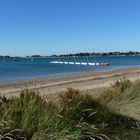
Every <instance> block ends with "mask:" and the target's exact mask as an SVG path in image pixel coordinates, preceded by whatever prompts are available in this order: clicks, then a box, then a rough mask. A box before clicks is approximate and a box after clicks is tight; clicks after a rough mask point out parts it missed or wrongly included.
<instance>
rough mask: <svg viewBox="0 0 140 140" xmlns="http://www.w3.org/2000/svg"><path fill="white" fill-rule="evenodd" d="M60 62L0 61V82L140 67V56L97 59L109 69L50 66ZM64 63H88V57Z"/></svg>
mask: <svg viewBox="0 0 140 140" xmlns="http://www.w3.org/2000/svg"><path fill="white" fill-rule="evenodd" d="M88 59H89V61H90V62H94V61H95V58H94V57H91V58H88ZM55 60H58V58H57V59H54V58H36V59H34V60H33V61H31V59H27V58H25V59H23V58H22V59H18V61H14V60H5V61H0V82H8V81H14V80H24V79H31V78H37V77H59V76H64V75H68V74H70V75H71V74H73V75H75V74H78V73H79V72H89V71H93V72H94V71H96V70H102V69H118V68H124V67H130V66H131V67H133V66H140V56H118V57H117V56H110V57H96V62H108V63H110V64H111V65H110V66H109V67H100V66H96V67H95V66H81V65H63V64H50V61H55ZM61 60H63V61H85V62H86V61H87V58H86V57H82V58H80V57H77V58H61Z"/></svg>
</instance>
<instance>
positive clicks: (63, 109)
mask: <svg viewBox="0 0 140 140" xmlns="http://www.w3.org/2000/svg"><path fill="white" fill-rule="evenodd" d="M132 85H133V84H132V83H130V82H129V81H125V83H124V81H121V82H118V83H117V84H116V85H113V86H112V88H111V89H110V90H108V91H106V92H105V93H104V94H103V95H102V96H101V97H100V98H99V99H94V98H93V97H91V96H90V95H83V94H81V93H80V92H79V91H78V90H74V89H72V88H70V89H68V91H67V92H66V93H65V94H63V95H60V96H59V97H58V99H59V100H58V99H57V100H58V101H55V100H49V99H46V98H42V97H40V96H39V94H38V93H34V92H33V91H29V90H25V91H24V92H22V93H21V94H20V96H19V97H13V98H12V99H9V100H8V99H7V98H2V97H1V98H0V101H1V102H0V111H1V112H2V113H1V114H0V119H1V121H0V122H1V124H0V128H1V130H2V131H0V139H1V140H5V139H6V137H3V136H8V137H7V139H8V138H9V139H17V140H18V139H28V140H30V139H31V140H94V139H95V140H108V139H109V138H110V139H111V140H132V138H133V140H137V138H138V136H139V135H138V133H139V129H136V128H137V124H138V121H135V120H134V119H132V118H131V117H126V116H124V114H123V115H121V113H119V112H118V111H116V109H114V110H113V108H112V107H109V106H110V105H112V106H113V107H115V105H113V103H118V101H119V100H120V99H122V96H124V95H123V94H124V92H126V91H127V90H129V89H131V92H130V93H129V94H130V95H131V94H132V92H133V91H134V89H135V88H136V87H135V88H134V87H133V88H134V89H133V88H132ZM116 89H117V90H116ZM106 93H108V95H107V94H106ZM127 93H128V92H127ZM116 94H117V95H116ZM125 94H126V93H125ZM129 94H127V96H128V97H129V98H130V95H129ZM118 95H119V97H118ZM133 96H134V95H133ZM133 96H131V98H130V99H131V100H132V99H133ZM114 100H115V101H114ZM120 101H121V100H120ZM108 108H110V109H108ZM3 122H6V123H4V124H3ZM6 128H8V129H6ZM7 134H8V135H7ZM107 136H108V137H109V138H108V137H107Z"/></svg>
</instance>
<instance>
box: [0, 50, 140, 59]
mask: <svg viewBox="0 0 140 140" xmlns="http://www.w3.org/2000/svg"><path fill="white" fill-rule="evenodd" d="M73 56H74V57H85V56H89V57H90V56H97V57H98V56H140V52H134V51H129V52H98V53H95V52H92V53H91V52H80V53H69V54H59V55H57V54H53V55H39V54H35V55H30V56H29V55H27V56H24V57H21V56H10V55H0V59H10V58H11V59H16V58H53V57H73Z"/></svg>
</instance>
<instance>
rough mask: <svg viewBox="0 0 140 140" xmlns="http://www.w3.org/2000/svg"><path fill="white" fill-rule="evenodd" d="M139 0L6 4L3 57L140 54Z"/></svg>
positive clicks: (0, 44)
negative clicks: (110, 52)
mask: <svg viewBox="0 0 140 140" xmlns="http://www.w3.org/2000/svg"><path fill="white" fill-rule="evenodd" d="M139 7H140V1H139V0H1V1H0V54H1V55H14V56H15V55H18V56H25V55H31V54H41V55H50V54H60V53H73V52H82V51H85V49H86V50H87V51H92V50H93V48H94V50H96V51H97V52H107V51H130V50H132V51H140V8H139Z"/></svg>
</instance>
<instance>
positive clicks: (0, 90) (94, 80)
mask: <svg viewBox="0 0 140 140" xmlns="http://www.w3.org/2000/svg"><path fill="white" fill-rule="evenodd" d="M123 77H126V78H128V79H130V80H132V81H134V80H137V79H140V67H129V68H122V69H115V70H99V71H94V72H83V73H79V75H77V76H70V77H61V78H60V77H59V78H35V79H32V80H23V81H15V82H11V83H0V95H1V96H8V97H11V96H18V95H19V93H20V92H21V91H23V90H25V89H31V90H36V91H38V92H39V93H40V94H41V95H42V96H46V95H48V94H53V95H56V94H58V93H60V92H64V91H66V89H67V88H71V87H72V88H75V89H79V90H80V91H83V92H84V91H86V92H89V93H91V94H92V92H93V91H94V92H95V91H96V90H98V89H103V88H107V87H109V86H110V85H111V84H113V83H114V82H115V81H116V80H119V79H121V78H123Z"/></svg>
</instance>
